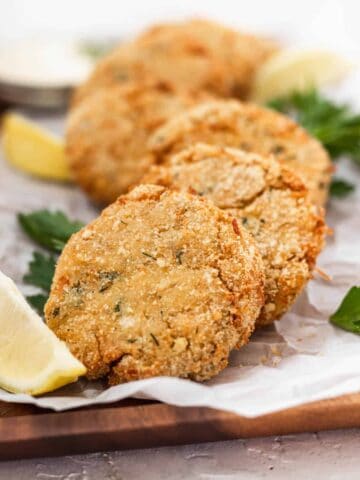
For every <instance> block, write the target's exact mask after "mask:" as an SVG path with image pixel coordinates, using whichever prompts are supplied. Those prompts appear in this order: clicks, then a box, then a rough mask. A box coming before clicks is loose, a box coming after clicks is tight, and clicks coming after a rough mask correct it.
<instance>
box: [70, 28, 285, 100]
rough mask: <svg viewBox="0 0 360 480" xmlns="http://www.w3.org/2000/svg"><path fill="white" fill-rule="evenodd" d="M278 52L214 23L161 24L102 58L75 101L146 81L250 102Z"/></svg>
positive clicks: (266, 42) (270, 44)
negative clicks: (259, 76)
mask: <svg viewBox="0 0 360 480" xmlns="http://www.w3.org/2000/svg"><path fill="white" fill-rule="evenodd" d="M276 49H277V47H275V44H274V43H273V42H271V41H269V40H267V39H263V38H258V37H255V36H252V35H246V34H242V33H239V32H237V31H234V30H231V29H230V28H227V27H225V26H223V25H220V24H218V23H215V22H210V21H205V20H190V21H185V22H178V23H167V24H161V25H156V26H153V27H151V28H150V29H148V30H146V31H145V32H144V33H143V34H141V35H140V36H139V37H138V38H137V39H135V40H134V41H133V42H129V43H126V44H123V45H121V46H119V47H118V48H117V49H116V50H115V51H113V52H112V53H111V54H110V55H108V56H107V57H105V58H103V59H102V60H100V62H99V63H98V65H97V66H96V68H95V70H94V72H93V73H92V75H91V76H90V78H89V79H88V80H87V82H85V84H84V85H82V86H81V87H80V88H79V89H78V91H77V92H76V94H75V98H74V103H77V102H79V101H81V100H82V99H83V98H85V97H86V96H87V95H89V94H90V93H91V92H93V91H94V90H97V89H98V88H101V87H107V86H110V85H114V84H116V85H118V84H121V83H126V82H127V81H129V80H139V79H140V80H143V79H144V78H153V79H155V80H160V81H165V82H167V83H170V84H171V85H173V86H175V87H177V88H180V89H185V90H191V91H194V90H195V91H197V90H206V91H209V92H212V93H214V94H217V95H220V96H226V97H229V96H238V97H240V98H245V97H246V96H247V95H248V93H249V91H250V88H251V86H252V83H253V78H254V75H255V72H256V70H257V69H258V68H259V66H260V65H261V64H262V63H263V62H264V61H265V60H266V59H267V58H268V57H269V56H270V55H272V54H273V53H274V52H275V51H276Z"/></svg>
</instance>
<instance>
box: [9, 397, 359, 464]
mask: <svg viewBox="0 0 360 480" xmlns="http://www.w3.org/2000/svg"><path fill="white" fill-rule="evenodd" d="M352 427H360V394H356V395H347V396H343V397H339V398H336V399H333V400H324V401H321V402H315V403H310V404H307V405H302V406H300V407H296V408H292V409H288V410H283V411H281V412H277V413H274V414H269V415H264V416H261V417H257V418H253V419H248V418H244V417H240V416H237V415H234V414H232V413H227V412H222V411H218V410H213V409H209V408H180V407H173V406H170V405H165V404H161V403H157V402H145V401H144V402H142V401H137V400H127V401H125V402H124V401H123V402H119V403H117V404H112V405H108V406H98V407H96V408H93V407H92V408H86V409H81V410H73V411H69V412H62V413H55V412H51V411H46V410H40V409H38V408H36V407H33V406H26V405H15V404H5V403H1V402H0V459H1V460H5V459H18V458H32V457H41V456H57V455H67V454H75V453H85V452H95V451H109V450H118V449H133V448H147V447H155V446H165V445H180V444H186V443H199V442H210V441H216V440H230V439H235V438H251V437H259V436H267V435H283V434H289V433H300V432H314V431H320V430H330V429H337V428H352Z"/></svg>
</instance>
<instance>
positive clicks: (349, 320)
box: [330, 287, 360, 335]
mask: <svg viewBox="0 0 360 480" xmlns="http://www.w3.org/2000/svg"><path fill="white" fill-rule="evenodd" d="M330 321H331V323H333V324H334V325H336V326H337V327H340V328H342V329H343V330H347V331H348V332H352V333H357V334H358V335H360V287H352V288H350V290H349V291H348V293H347V294H346V295H345V297H344V299H343V301H342V302H341V305H340V307H339V308H338V309H337V310H336V312H335V313H334V314H333V315H331V317H330Z"/></svg>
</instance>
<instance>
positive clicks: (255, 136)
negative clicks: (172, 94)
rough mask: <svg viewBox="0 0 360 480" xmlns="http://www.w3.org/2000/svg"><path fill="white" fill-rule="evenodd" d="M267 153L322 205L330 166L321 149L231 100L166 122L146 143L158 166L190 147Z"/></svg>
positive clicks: (280, 119) (278, 120) (278, 117)
mask: <svg viewBox="0 0 360 480" xmlns="http://www.w3.org/2000/svg"><path fill="white" fill-rule="evenodd" d="M196 142H203V143H208V144H211V145H219V146H224V147H234V148H240V149H242V150H246V151H249V152H255V153H258V154H260V155H269V154H273V155H274V156H275V157H276V159H277V160H278V161H279V162H281V163H282V164H284V165H286V166H288V167H290V168H291V169H293V170H294V171H295V173H297V174H298V175H299V176H300V178H301V179H302V180H303V181H304V183H305V185H306V186H307V187H308V189H309V191H310V196H311V199H312V201H313V202H314V203H316V204H317V205H324V204H325V202H326V199H327V194H328V187H329V183H330V179H331V172H332V164H331V160H330V158H329V155H328V154H327V152H326V151H325V150H324V148H323V147H322V145H321V144H320V143H319V142H318V141H317V140H315V139H314V138H312V137H311V136H310V135H309V134H308V133H307V132H306V131H305V130H304V129H303V128H301V127H300V126H299V125H298V124H296V123H295V122H294V121H293V120H291V119H290V118H289V117H287V116H285V115H283V114H281V113H278V112H275V111H273V110H270V109H267V108H264V107H260V106H257V105H254V104H250V103H241V102H239V101H237V100H214V101H210V102H207V103H204V104H202V105H199V106H197V107H193V108H192V109H190V110H187V111H186V112H184V113H182V114H180V115H177V116H176V117H174V118H173V119H170V120H169V121H168V122H167V123H166V124H164V125H163V126H162V127H160V128H159V129H157V130H156V131H155V133H154V134H153V136H152V137H151V138H150V140H149V145H148V146H149V149H150V150H151V151H152V152H153V153H154V154H155V157H156V161H157V162H158V163H163V162H166V160H167V158H169V156H171V155H172V154H173V153H176V152H179V151H181V150H183V149H184V148H186V147H188V146H190V145H192V144H194V143H196Z"/></svg>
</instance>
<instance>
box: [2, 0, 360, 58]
mask: <svg viewBox="0 0 360 480" xmlns="http://www.w3.org/2000/svg"><path fill="white" fill-rule="evenodd" d="M1 3H2V9H1V15H0V40H1V41H5V40H8V39H15V38H22V37H24V36H32V35H41V36H47V35H48V36H60V37H79V36H81V37H88V36H91V37H98V36H100V37H101V36H116V37H126V36H129V35H131V34H132V33H133V32H135V31H137V30H139V29H140V28H142V27H144V26H145V25H147V24H149V23H150V22H156V21H164V20H169V19H172V18H181V17H182V18H186V17H189V16H207V17H210V18H213V19H216V20H219V21H224V22H226V23H228V24H229V25H233V26H237V27H242V28H244V29H250V30H253V31H255V32H256V31H258V32H268V33H273V34H275V35H276V36H280V37H282V38H284V39H288V40H289V41H291V40H293V41H296V42H311V41H314V40H317V41H318V43H326V45H327V47H329V46H333V47H334V48H342V49H344V48H345V49H347V50H349V51H356V49H359V48H360V33H359V24H358V23H359V2H358V1H357V0H342V1H336V0H320V1H319V0H317V1H314V0H303V1H301V2H290V1H286V0H272V1H266V0H250V1H244V0H240V1H237V0H197V1H194V0H183V1H182V2H174V1H169V0H148V1H147V0H129V1H122V0H103V1H98V0H62V1H49V0H31V1H29V0H11V1H10V2H9V1H4V0H3V1H2V2H1ZM299 27H300V28H299ZM339 37H342V38H341V42H340V44H341V45H339Z"/></svg>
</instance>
